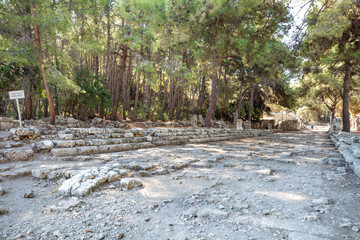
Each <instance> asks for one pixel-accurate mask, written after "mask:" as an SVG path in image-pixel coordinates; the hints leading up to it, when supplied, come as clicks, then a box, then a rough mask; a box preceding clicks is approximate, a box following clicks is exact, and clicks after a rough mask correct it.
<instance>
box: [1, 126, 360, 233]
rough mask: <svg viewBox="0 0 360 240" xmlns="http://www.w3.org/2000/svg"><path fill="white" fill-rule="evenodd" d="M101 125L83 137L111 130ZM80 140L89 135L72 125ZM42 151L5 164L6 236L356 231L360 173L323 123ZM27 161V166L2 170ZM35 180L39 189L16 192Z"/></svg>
mask: <svg viewBox="0 0 360 240" xmlns="http://www.w3.org/2000/svg"><path fill="white" fill-rule="evenodd" d="M81 131H84V130H81ZM97 131H98V130H91V134H92V135H86V138H87V137H89V136H94V138H93V139H91V140H93V142H94V143H95V142H97V139H100V140H108V139H109V138H98V136H96V135H97V134H99V133H97ZM99 131H100V130H99ZM128 133H132V134H133V138H139V137H140V138H141V137H144V136H141V134H142V131H141V130H133V131H131V132H130V131H129V132H128ZM162 133H166V132H161V131H154V130H152V132H149V135H148V136H149V137H151V138H155V139H156V137H158V136H156V135H157V134H162ZM129 135H131V134H129ZM139 135H140V136H139ZM170 136H171V135H170ZM170 136H169V135H167V136H166V137H170ZM179 136H181V135H179ZM84 137H85V136H84ZM164 137H165V136H164ZM42 140H46V139H42ZM54 140H60V139H52V141H54ZM62 140H64V139H62ZM77 140H84V141H85V140H86V139H78V137H77V136H76V134H74V138H73V139H71V141H77ZM89 140H90V139H89ZM122 144H127V143H122ZM84 146H87V145H84ZM89 146H91V147H93V146H102V145H89ZM314 146H316V147H314ZM295 148H296V149H295ZM53 149H57V148H56V147H55V146H54V148H53ZM41 152H42V151H41ZM42 153H43V154H44V155H35V156H34V161H31V162H19V163H16V164H15V163H14V162H9V163H3V165H2V166H1V167H0V177H1V178H2V179H3V181H2V182H1V186H2V187H3V189H6V190H7V194H5V195H3V196H0V204H1V208H2V209H4V210H5V213H4V214H2V213H1V212H0V215H1V216H0V238H1V239H14V238H24V239H121V238H123V239H240V240H249V239H270V240H272V239H274V240H275V239H276V240H277V239H294V240H299V239H310V240H314V239H316V240H325V239H334V240H335V239H358V238H359V237H360V235H359V234H360V233H359V226H360V223H359V220H358V219H360V218H359V212H360V211H359V210H360V208H359V206H358V204H357V203H358V200H359V199H360V189H359V186H360V181H359V179H358V178H357V177H356V176H355V175H354V174H353V173H352V172H351V171H348V170H349V166H348V164H347V163H346V162H345V161H344V159H343V158H342V155H341V154H340V153H339V152H338V151H337V150H336V149H335V148H334V147H333V146H332V145H331V142H330V141H329V139H327V138H326V134H325V133H311V132H296V133H295V132H293V133H277V134H272V135H270V134H269V135H265V136H259V137H255V138H243V139H236V140H235V139H231V140H229V141H223V142H216V141H215V142H208V143H188V144H186V145H178V146H160V147H154V148H151V149H146V148H144V149H136V150H135V149H130V150H129V151H123V152H111V153H110V152H109V153H103V154H101V153H100V154H97V155H93V156H88V157H87V158H85V157H84V158H80V157H79V160H78V161H71V162H68V161H62V160H61V159H58V161H56V162H54V161H53V160H52V158H51V155H50V154H49V153H48V152H45V151H43V152H42ZM250 153H251V154H250ZM283 153H287V155H286V156H284V154H283ZM288 153H294V154H292V155H291V156H289V154H288ZM281 154H283V155H282V156H281ZM39 157H43V158H40V159H38V158H39ZM80 159H81V160H80ZM83 159H87V160H86V161H82V160H83ZM330 163H336V164H334V165H333V164H330ZM194 166H195V167H194ZM25 169H27V170H26V171H27V172H28V174H31V175H30V176H29V175H26V176H23V177H20V176H19V177H17V178H7V177H4V176H6V175H9V173H10V172H15V171H17V170H21V172H26V171H25ZM329 179H331V180H329ZM30 189H31V190H33V191H34V192H35V193H36V196H35V198H34V199H26V200H24V199H23V198H22V197H23V196H21V194H20V196H19V194H18V192H20V193H24V192H26V191H28V190H30ZM24 201H26V203H27V204H26V206H24Z"/></svg>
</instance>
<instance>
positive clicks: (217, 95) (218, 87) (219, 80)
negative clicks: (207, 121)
mask: <svg viewBox="0 0 360 240" xmlns="http://www.w3.org/2000/svg"><path fill="white" fill-rule="evenodd" d="M221 67H222V65H221V64H220V69H219V78H218V83H217V93H216V98H215V109H214V113H213V117H212V118H213V119H214V120H215V110H216V104H217V101H218V97H219V94H220V86H221V85H220V82H221Z"/></svg>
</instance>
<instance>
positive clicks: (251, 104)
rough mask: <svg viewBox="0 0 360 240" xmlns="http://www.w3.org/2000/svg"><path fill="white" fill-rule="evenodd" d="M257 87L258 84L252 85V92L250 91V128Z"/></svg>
mask: <svg viewBox="0 0 360 240" xmlns="http://www.w3.org/2000/svg"><path fill="white" fill-rule="evenodd" d="M255 87H256V84H254V83H253V84H252V85H251V90H250V107H249V116H248V122H249V123H248V124H250V125H249V126H251V116H252V113H253V108H254V92H255Z"/></svg>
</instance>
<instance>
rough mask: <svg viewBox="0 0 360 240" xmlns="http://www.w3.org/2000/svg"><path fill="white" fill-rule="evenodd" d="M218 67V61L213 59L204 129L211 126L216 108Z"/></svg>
mask: <svg viewBox="0 0 360 240" xmlns="http://www.w3.org/2000/svg"><path fill="white" fill-rule="evenodd" d="M218 66H219V60H218V59H216V58H214V72H213V76H212V79H211V96H210V104H209V108H208V110H207V112H206V118H205V127H210V125H211V118H212V116H213V113H214V111H215V107H216V105H215V104H216V97H217V96H216V95H217V83H218Z"/></svg>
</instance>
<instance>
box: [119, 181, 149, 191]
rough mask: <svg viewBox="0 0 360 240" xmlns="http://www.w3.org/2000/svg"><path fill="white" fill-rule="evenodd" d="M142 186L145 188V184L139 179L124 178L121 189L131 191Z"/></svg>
mask: <svg viewBox="0 0 360 240" xmlns="http://www.w3.org/2000/svg"><path fill="white" fill-rule="evenodd" d="M141 186H143V182H142V181H141V180H140V179H137V178H123V179H121V180H120V187H121V188H122V189H123V190H129V189H132V188H136V187H141Z"/></svg>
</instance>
